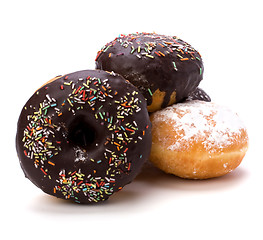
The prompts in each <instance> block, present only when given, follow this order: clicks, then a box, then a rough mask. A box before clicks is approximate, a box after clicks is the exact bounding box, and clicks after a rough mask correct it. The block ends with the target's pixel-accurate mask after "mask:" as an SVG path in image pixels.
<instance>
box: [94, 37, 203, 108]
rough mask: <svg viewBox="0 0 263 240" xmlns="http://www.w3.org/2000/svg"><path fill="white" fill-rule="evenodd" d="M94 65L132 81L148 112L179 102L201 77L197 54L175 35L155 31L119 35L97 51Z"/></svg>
mask: <svg viewBox="0 0 263 240" xmlns="http://www.w3.org/2000/svg"><path fill="white" fill-rule="evenodd" d="M95 62H96V68H97V69H102V70H106V71H114V72H117V73H119V74H121V75H122V76H123V77H124V78H125V79H127V80H129V81H130V82H131V83H132V84H134V85H135V86H136V87H137V88H138V89H139V90H140V91H141V92H142V94H143V95H144V97H145V98H146V100H147V108H148V111H149V112H154V111H156V110H159V109H162V108H165V107H166V106H169V105H172V104H174V103H175V102H181V101H182V100H183V99H185V98H187V97H188V95H189V94H191V93H192V92H194V91H195V89H196V88H197V86H198V85H199V83H200V81H201V80H202V79H203V72H204V67H203V62H202V58H201V56H200V54H199V53H198V52H197V51H196V50H195V49H194V48H193V47H192V46H191V45H190V44H188V43H186V42H185V41H183V40H181V39H179V38H178V37H175V36H165V35H160V34H156V33H136V34H128V35H120V36H119V37H117V38H116V39H114V40H113V41H111V42H109V43H107V44H106V45H105V46H104V47H103V48H102V49H101V50H100V51H99V52H98V54H97V57H96V59H95Z"/></svg>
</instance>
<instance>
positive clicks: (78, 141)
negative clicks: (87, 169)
mask: <svg viewBox="0 0 263 240" xmlns="http://www.w3.org/2000/svg"><path fill="white" fill-rule="evenodd" d="M97 136H98V134H97V131H96V129H95V127H94V126H93V125H92V124H91V123H90V121H89V119H87V117H85V116H78V117H76V119H75V120H74V121H73V122H72V123H70V125H69V128H68V141H69V143H70V144H72V145H74V146H77V147H80V148H82V149H84V150H86V151H87V150H90V149H91V148H92V147H93V146H94V144H95V142H96V139H97Z"/></svg>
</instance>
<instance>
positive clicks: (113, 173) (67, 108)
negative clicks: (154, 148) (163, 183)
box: [16, 70, 151, 203]
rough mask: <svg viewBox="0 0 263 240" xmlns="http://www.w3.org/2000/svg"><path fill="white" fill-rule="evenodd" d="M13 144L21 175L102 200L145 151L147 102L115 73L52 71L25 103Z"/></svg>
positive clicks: (65, 195) (48, 188) (53, 191)
mask: <svg viewBox="0 0 263 240" xmlns="http://www.w3.org/2000/svg"><path fill="white" fill-rule="evenodd" d="M16 148H17V153H18V157H19V160H20V164H21V167H22V169H23V171H24V173H25V176H26V177H27V178H28V179H30V180H31V181H32V182H33V183H34V184H35V185H36V186H37V187H39V188H40V189H42V190H43V191H44V192H45V193H47V194H50V195H53V196H56V197H58V198H62V199H70V200H73V201H75V202H77V203H90V202H100V201H104V200H106V199H108V198H109V197H110V196H111V195H112V194H113V193H114V192H117V191H119V190H121V189H122V188H123V186H125V185H126V184H128V183H130V182H131V181H132V180H133V178H134V177H135V176H136V175H137V174H138V173H139V171H140V169H141V167H142V165H143V163H144V162H145V160H146V159H147V158H148V156H149V154H150V148H151V123H150V120H149V116H148V112H147V107H146V101H145V99H144V97H143V95H142V94H141V93H140V92H139V91H138V89H137V88H136V87H134V86H133V85H132V84H130V83H129V82H128V81H127V80H125V79H124V78H123V77H121V76H120V75H118V74H115V73H113V72H111V73H109V72H104V71H102V70H85V71H79V72H74V73H71V74H67V75H64V76H60V77H57V78H55V79H53V80H52V81H50V82H49V83H47V84H45V85H44V86H42V87H41V88H40V89H38V90H37V91H36V92H35V93H34V94H33V96H32V97H31V98H30V99H29V100H28V102H27V103H26V104H25V106H24V107H23V109H22V112H21V114H20V117H19V121H18V127H17V136H16Z"/></svg>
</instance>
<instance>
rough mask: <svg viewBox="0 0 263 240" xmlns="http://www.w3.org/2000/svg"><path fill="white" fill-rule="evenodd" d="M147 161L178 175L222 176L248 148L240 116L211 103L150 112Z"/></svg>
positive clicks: (176, 105) (178, 106) (230, 169)
mask: <svg viewBox="0 0 263 240" xmlns="http://www.w3.org/2000/svg"><path fill="white" fill-rule="evenodd" d="M150 120H151V122H152V150H151V154H150V161H151V162H152V163H153V164H154V165H155V166H156V167H158V168H160V169H161V170H163V171H165V172H166V173H170V174H174V175H176V176H179V177H181V178H188V179H207V178H213V177H219V176H223V175H225V174H227V173H229V172H231V171H232V170H234V169H235V168H236V167H238V166H239V164H240V163H241V161H242V159H243V157H244V156H245V154H246V151H247V148H248V135H247V130H246V128H245V126H244V124H243V122H242V121H241V120H240V118H239V116H238V115H237V114H236V113H234V112H233V111H231V110H230V109H228V108H227V107H224V106H220V105H218V104H215V103H213V102H205V101H200V100H194V101H189V102H185V103H178V104H174V105H172V106H169V107H167V108H165V109H162V110H159V111H157V112H155V113H152V114H151V116H150Z"/></svg>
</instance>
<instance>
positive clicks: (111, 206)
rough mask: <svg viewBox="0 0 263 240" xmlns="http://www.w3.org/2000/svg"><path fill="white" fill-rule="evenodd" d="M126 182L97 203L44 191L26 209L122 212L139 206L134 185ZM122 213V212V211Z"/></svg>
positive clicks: (50, 212) (65, 212)
mask: <svg viewBox="0 0 263 240" xmlns="http://www.w3.org/2000/svg"><path fill="white" fill-rule="evenodd" d="M130 185H131V184H128V185H127V186H126V187H125V188H124V189H123V190H121V191H119V192H117V193H114V194H113V195H112V196H111V197H110V198H109V199H108V200H106V201H104V202H99V203H87V204H78V203H75V202H73V201H69V200H64V199H60V198H56V197H53V196H50V195H47V194H45V193H40V194H39V195H36V197H35V198H34V199H32V201H31V202H30V203H29V204H28V209H29V210H30V211H33V212H38V213H41V214H48V215H71V214H72V215H76V214H77V215H89V214H93V213H96V214H100V213H101V214H104V213H105V212H120V213H121V212H123V209H124V208H125V209H126V208H127V206H134V207H135V206H136V205H137V207H139V205H138V204H139V203H140V197H142V195H141V193H140V192H139V191H136V187H135V188H133V187H132V186H130ZM137 203H138V204H137ZM123 213H124V212H123Z"/></svg>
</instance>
